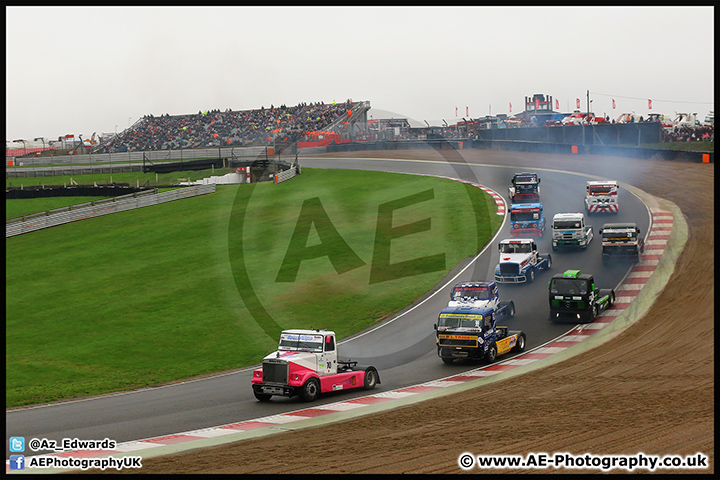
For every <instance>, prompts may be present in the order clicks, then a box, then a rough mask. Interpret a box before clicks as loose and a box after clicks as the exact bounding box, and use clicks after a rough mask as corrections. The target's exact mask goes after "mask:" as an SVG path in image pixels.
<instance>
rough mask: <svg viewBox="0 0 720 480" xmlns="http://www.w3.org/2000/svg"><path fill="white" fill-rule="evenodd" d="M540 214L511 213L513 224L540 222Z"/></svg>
mask: <svg viewBox="0 0 720 480" xmlns="http://www.w3.org/2000/svg"><path fill="white" fill-rule="evenodd" d="M539 219H540V213H539V212H516V211H511V212H510V220H511V221H513V222H530V221H532V220H539Z"/></svg>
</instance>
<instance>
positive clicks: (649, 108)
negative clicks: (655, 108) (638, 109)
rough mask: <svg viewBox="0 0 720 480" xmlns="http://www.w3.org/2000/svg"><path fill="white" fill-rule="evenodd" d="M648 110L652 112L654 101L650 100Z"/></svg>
mask: <svg viewBox="0 0 720 480" xmlns="http://www.w3.org/2000/svg"><path fill="white" fill-rule="evenodd" d="M648 110H652V100H650V99H649V98H648Z"/></svg>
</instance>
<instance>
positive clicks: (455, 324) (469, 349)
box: [434, 282, 525, 364]
mask: <svg viewBox="0 0 720 480" xmlns="http://www.w3.org/2000/svg"><path fill="white" fill-rule="evenodd" d="M513 316H515V304H514V303H513V302H512V300H510V301H504V302H501V301H500V295H499V293H498V286H497V284H496V283H495V282H465V283H459V284H457V285H455V287H453V290H452V293H451V300H450V302H449V303H448V306H447V307H446V308H444V309H443V310H442V311H441V312H440V316H439V318H438V323H436V324H435V325H434V328H435V331H436V344H437V354H438V356H439V357H440V358H441V359H442V361H443V362H445V363H448V364H450V363H453V362H454V361H455V359H458V358H459V359H476V360H480V359H485V360H486V361H487V362H488V363H492V362H494V361H495V359H496V358H497V357H498V356H500V355H504V354H505V353H507V352H510V351H516V352H522V351H523V350H525V333H524V332H522V331H509V330H508V327H500V326H497V324H496V323H497V322H498V321H499V320H505V319H508V318H512V317H513Z"/></svg>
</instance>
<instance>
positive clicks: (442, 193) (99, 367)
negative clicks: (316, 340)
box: [6, 169, 502, 407]
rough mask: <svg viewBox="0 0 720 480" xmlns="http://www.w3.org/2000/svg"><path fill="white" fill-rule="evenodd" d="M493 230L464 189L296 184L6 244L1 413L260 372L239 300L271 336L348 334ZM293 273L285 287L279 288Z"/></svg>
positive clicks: (493, 221) (253, 326) (318, 179)
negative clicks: (227, 373)
mask: <svg viewBox="0 0 720 480" xmlns="http://www.w3.org/2000/svg"><path fill="white" fill-rule="evenodd" d="M428 192H430V193H428ZM19 201H24V200H19ZM238 205H243V206H244V209H241V210H240V209H238V208H237V206H238ZM308 205H309V206H308ZM383 206H384V207H383ZM383 208H384V210H383ZM240 211H242V212H243V215H242V216H238V212H240ZM473 211H475V212H478V214H477V215H473ZM501 219H502V217H500V216H498V215H495V203H494V201H493V200H492V199H491V198H490V197H489V195H487V194H486V193H485V192H483V191H482V190H480V189H477V188H474V187H469V186H467V185H465V184H462V183H460V182H454V181H451V180H443V179H436V178H431V177H421V176H408V175H400V174H389V173H377V172H352V171H342V170H314V169H303V174H302V175H301V176H299V177H297V178H295V179H292V180H290V181H288V182H285V183H282V184H279V185H273V184H270V183H264V184H255V185H252V186H251V185H237V186H218V189H217V192H216V193H215V194H211V195H204V196H201V197H194V198H188V199H184V200H180V201H175V202H169V203H166V204H161V205H156V206H153V207H146V208H141V209H137V210H132V211H127V212H120V213H116V214H112V215H106V216H102V217H98V218H94V219H88V220H83V221H79V222H74V223H71V224H67V225H61V226H57V227H53V228H49V229H45V230H41V231H37V232H32V233H28V234H24V235H19V236H17V237H11V238H8V239H7V240H6V282H7V286H6V304H7V307H6V318H7V320H6V406H8V407H12V406H19V405H27V404H33V403H40V402H47V401H52V400H60V399H67V398H74V397H81V396H86V395H95V394H101V393H106V392H112V391H120V390H128V389H135V388H140V387H144V386H149V385H155V384H159V383H164V382H169V381H174V380H179V379H184V378H189V377H193V376H197V375H203V374H210V373H213V372H218V371H223V370H228V369H234V368H240V367H243V366H247V365H252V364H255V363H257V362H259V361H260V360H261V359H262V357H263V356H264V355H265V354H267V353H268V352H269V351H271V350H273V349H274V348H275V345H276V343H277V338H276V337H273V336H271V335H269V334H268V332H267V329H265V328H263V325H262V322H259V321H258V317H257V315H256V313H255V311H253V310H252V308H254V306H252V305H250V304H248V303H246V302H245V301H244V300H246V298H247V296H246V295H244V294H245V293H247V291H246V290H244V289H247V288H250V289H251V290H252V291H253V293H254V294H255V296H256V297H255V298H256V299H257V301H258V302H259V304H260V305H261V306H262V307H263V308H265V310H266V311H267V314H268V315H269V317H271V318H272V320H273V322H274V323H275V324H276V325H277V326H278V327H279V328H290V327H311V326H314V327H326V328H331V329H334V330H335V331H336V332H338V335H339V336H340V337H341V338H342V337H344V336H347V335H350V334H352V333H355V332H357V331H360V330H362V329H364V328H367V327H369V326H371V325H373V324H375V323H376V322H377V321H378V320H379V319H381V318H383V317H385V316H387V315H390V314H392V313H394V312H396V311H398V310H400V309H402V308H403V307H405V306H406V305H408V304H409V303H411V302H412V301H414V300H415V299H417V298H419V297H420V296H422V295H423V294H424V293H426V292H427V291H428V290H430V289H431V288H432V287H433V286H434V285H435V284H436V283H437V281H439V280H440V279H441V278H442V277H443V276H445V275H446V274H447V273H448V272H449V271H450V270H451V269H452V268H453V267H454V266H455V265H456V264H457V263H459V262H460V261H461V260H462V259H464V258H467V257H470V256H472V255H474V254H475V253H476V252H477V251H479V249H481V248H482V247H483V246H484V245H485V243H487V241H489V240H490V238H491V237H492V234H493V232H494V231H496V229H497V228H498V227H499V225H500V222H501ZM305 227H307V228H305ZM328 227H333V228H334V229H335V232H336V233H337V235H335V236H333V234H330V235H329V236H328V234H327V231H328ZM238 231H240V233H241V236H238ZM298 232H300V233H298ZM378 232H379V233H378ZM478 232H480V235H478ZM338 238H342V239H343V240H344V241H345V243H344V244H342V242H338V241H337V240H338ZM293 239H295V242H294V243H293ZM291 245H294V246H293V247H291ZM351 252H352V254H354V255H355V257H353V255H352V254H351ZM378 252H379V253H378ZM298 255H299V256H300V257H301V259H300V260H297V258H296V257H297V256H298ZM293 258H295V260H293ZM348 258H351V260H348ZM427 258H430V259H434V260H431V261H426V260H424V259H427ZM440 258H442V262H440V260H439V259H440ZM418 259H420V260H421V261H419V262H418V261H417V260H418ZM333 261H335V264H334V263H333ZM288 262H289V263H288ZM293 262H295V263H293ZM343 262H345V263H343ZM288 264H289V265H290V266H291V268H290V271H293V268H294V269H295V270H294V271H295V273H296V275H295V277H294V278H291V277H289V276H286V277H282V276H280V277H281V278H280V279H278V276H279V273H280V271H281V270H282V269H283V266H285V265H288ZM338 264H339V265H341V268H340V269H339V270H338V268H337V265H338ZM241 265H242V268H243V269H244V271H245V273H246V274H247V278H248V281H249V283H245V284H244V283H242V282H238V281H237V279H238V275H237V272H238V269H239V268H241ZM343 265H344V266H343ZM295 267H296V268H295ZM373 268H375V272H376V273H377V272H378V271H381V272H384V273H385V276H384V277H383V276H381V277H379V280H378V278H376V280H378V281H376V282H375V283H371V281H370V278H371V275H372V272H373ZM378 268H379V269H380V270H378ZM286 269H287V267H286ZM376 277H377V275H376ZM249 308H250V309H249Z"/></svg>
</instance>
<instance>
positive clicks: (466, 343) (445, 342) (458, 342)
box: [438, 335, 478, 348]
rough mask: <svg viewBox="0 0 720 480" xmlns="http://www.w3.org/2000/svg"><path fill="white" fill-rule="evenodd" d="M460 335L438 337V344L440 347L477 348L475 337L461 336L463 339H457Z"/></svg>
mask: <svg viewBox="0 0 720 480" xmlns="http://www.w3.org/2000/svg"><path fill="white" fill-rule="evenodd" d="M458 337H460V335H440V337H439V338H438V344H439V345H440V346H441V347H471V348H476V347H477V346H478V341H477V337H470V336H468V335H462V337H464V338H458Z"/></svg>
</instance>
